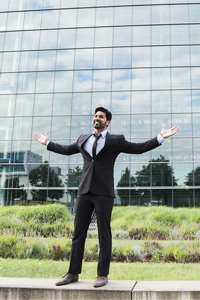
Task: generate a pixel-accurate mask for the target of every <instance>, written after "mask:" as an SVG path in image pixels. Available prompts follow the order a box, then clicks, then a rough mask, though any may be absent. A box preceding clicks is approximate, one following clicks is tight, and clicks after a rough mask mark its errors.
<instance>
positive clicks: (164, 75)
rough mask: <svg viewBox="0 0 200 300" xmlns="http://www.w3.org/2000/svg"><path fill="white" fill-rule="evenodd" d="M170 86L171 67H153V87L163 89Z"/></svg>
mask: <svg viewBox="0 0 200 300" xmlns="http://www.w3.org/2000/svg"><path fill="white" fill-rule="evenodd" d="M169 88H170V69H169V68H165V69H164V68H163V69H152V89H155V90H163V89H169Z"/></svg>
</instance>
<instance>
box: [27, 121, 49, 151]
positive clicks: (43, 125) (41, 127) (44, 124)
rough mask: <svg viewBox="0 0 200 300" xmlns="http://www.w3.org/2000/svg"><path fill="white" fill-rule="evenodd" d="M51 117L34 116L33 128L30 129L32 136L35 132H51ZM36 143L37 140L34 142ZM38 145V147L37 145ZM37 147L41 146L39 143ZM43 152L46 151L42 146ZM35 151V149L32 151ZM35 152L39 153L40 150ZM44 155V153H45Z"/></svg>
mask: <svg viewBox="0 0 200 300" xmlns="http://www.w3.org/2000/svg"><path fill="white" fill-rule="evenodd" d="M50 129H51V118H50V117H34V118H33V129H32V134H31V135H32V136H33V135H34V133H35V132H43V134H44V133H45V132H46V131H47V132H49V133H50V132H51V130H50ZM36 143H38V142H36ZM39 146H40V147H39ZM39 146H38V149H40V148H41V145H40V144H39ZM44 150H45V152H47V149H46V148H45V147H44ZM34 152H36V151H34ZM36 153H38V154H40V151H37V152H36ZM45 156H46V155H45Z"/></svg>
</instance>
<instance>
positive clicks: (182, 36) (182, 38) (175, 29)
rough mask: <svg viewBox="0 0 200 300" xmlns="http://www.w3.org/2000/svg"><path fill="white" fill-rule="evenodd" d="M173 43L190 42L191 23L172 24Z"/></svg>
mask: <svg viewBox="0 0 200 300" xmlns="http://www.w3.org/2000/svg"><path fill="white" fill-rule="evenodd" d="M171 43H172V44H188V43H189V25H171Z"/></svg>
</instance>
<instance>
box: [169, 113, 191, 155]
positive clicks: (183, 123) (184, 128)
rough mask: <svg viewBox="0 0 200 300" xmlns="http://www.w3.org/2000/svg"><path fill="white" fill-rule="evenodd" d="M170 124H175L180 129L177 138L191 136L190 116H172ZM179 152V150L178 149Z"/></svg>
mask: <svg viewBox="0 0 200 300" xmlns="http://www.w3.org/2000/svg"><path fill="white" fill-rule="evenodd" d="M172 124H175V125H177V124H178V126H179V127H180V128H181V130H179V132H178V136H179V137H181V136H192V120H191V115H190V114H183V113H182V114H173V115H172ZM178 151H179V152H180V148H178Z"/></svg>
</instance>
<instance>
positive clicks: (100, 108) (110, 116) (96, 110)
mask: <svg viewBox="0 0 200 300" xmlns="http://www.w3.org/2000/svg"><path fill="white" fill-rule="evenodd" d="M98 111H102V112H104V113H105V114H106V119H107V121H110V120H111V119H112V114H111V112H110V111H109V110H108V109H106V108H104V107H97V108H96V109H95V114H96V113H97V112H98Z"/></svg>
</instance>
